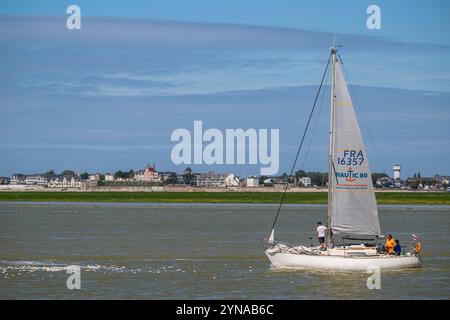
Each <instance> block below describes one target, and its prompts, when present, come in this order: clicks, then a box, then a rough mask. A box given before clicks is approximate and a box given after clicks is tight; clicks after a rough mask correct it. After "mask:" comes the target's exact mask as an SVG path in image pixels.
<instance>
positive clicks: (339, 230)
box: [264, 47, 422, 272]
mask: <svg viewBox="0 0 450 320" xmlns="http://www.w3.org/2000/svg"><path fill="white" fill-rule="evenodd" d="M337 51H338V50H337V48H335V47H332V48H330V57H329V60H328V64H327V68H326V70H325V73H326V72H327V69H328V66H329V65H330V64H331V74H332V77H331V103H330V104H331V110H330V130H329V149H328V219H327V220H328V221H327V225H328V226H327V234H326V240H325V243H326V246H325V247H324V248H321V247H313V246H302V245H298V246H294V245H290V244H286V243H282V242H279V241H276V240H275V223H276V219H277V217H278V213H279V210H278V212H277V216H276V218H275V222H274V224H273V227H272V230H271V233H270V236H269V238H268V239H267V240H265V242H264V250H265V254H266V256H267V258H268V259H269V260H270V262H271V264H272V266H273V267H277V268H306V269H319V270H337V271H364V272H365V271H367V270H369V268H374V267H378V268H379V269H381V270H386V269H391V270H392V269H393V270H395V269H404V268H411V267H418V266H420V265H421V263H422V259H421V257H420V247H418V244H417V243H416V244H413V245H412V249H411V250H408V248H407V250H403V252H402V253H401V255H391V254H387V253H386V252H385V250H384V249H383V246H382V243H383V241H384V240H383V239H384V236H382V234H381V228H380V222H379V218H378V209H377V203H376V198H375V193H374V190H373V184H372V177H371V172H370V166H369V161H368V158H367V153H366V149H365V146H364V142H363V139H362V135H361V131H360V128H359V124H358V120H357V118H356V114H355V110H354V108H353V102H352V98H351V96H350V93H349V90H348V88H347V85H346V83H345V79H344V75H343V70H342V60H341V59H340V56H339V55H338V54H337ZM324 76H325V74H324ZM324 78H325V77H324ZM324 78H322V82H323V80H324ZM321 86H322V85H321ZM319 91H320V89H319ZM316 101H317V97H316ZM310 118H311V117H310ZM308 123H309V121H308ZM305 133H306V129H305ZM302 143H303V139H302ZM300 148H301V147H300ZM299 151H300V149H299ZM297 157H298V153H297ZM294 167H295V163H294V166H293V169H294ZM292 172H293V170H292ZM292 172H291V175H292ZM288 184H289V180H288V182H287V184H286V190H287V186H288ZM286 190H285V191H286ZM283 198H284V196H283ZM281 202H283V200H282V201H281ZM281 205H282V203H280V207H279V209H280V208H281ZM413 240H417V238H414V237H413ZM418 248H419V250H418Z"/></svg>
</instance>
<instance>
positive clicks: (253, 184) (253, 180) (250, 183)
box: [244, 176, 259, 188]
mask: <svg viewBox="0 0 450 320" xmlns="http://www.w3.org/2000/svg"><path fill="white" fill-rule="evenodd" d="M244 185H245V186H246V187H248V188H257V187H259V178H258V177H255V176H249V177H247V179H245V182H244Z"/></svg>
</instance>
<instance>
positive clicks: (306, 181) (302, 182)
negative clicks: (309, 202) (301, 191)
mask: <svg viewBox="0 0 450 320" xmlns="http://www.w3.org/2000/svg"><path fill="white" fill-rule="evenodd" d="M298 181H299V184H300V185H302V186H303V187H309V186H310V185H311V178H309V177H303V178H300V179H299V180H298Z"/></svg>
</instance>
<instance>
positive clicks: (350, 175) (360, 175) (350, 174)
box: [336, 167, 368, 182]
mask: <svg viewBox="0 0 450 320" xmlns="http://www.w3.org/2000/svg"><path fill="white" fill-rule="evenodd" d="M336 176H337V177H338V178H345V180H347V181H348V182H353V181H355V180H356V179H365V178H367V177H368V174H367V172H355V171H353V168H352V167H349V168H348V169H347V172H336Z"/></svg>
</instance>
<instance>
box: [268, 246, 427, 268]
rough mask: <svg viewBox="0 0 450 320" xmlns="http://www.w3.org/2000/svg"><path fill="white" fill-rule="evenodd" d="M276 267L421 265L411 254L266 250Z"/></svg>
mask: <svg viewBox="0 0 450 320" xmlns="http://www.w3.org/2000/svg"><path fill="white" fill-rule="evenodd" d="M265 254H266V256H267V258H269V260H270V262H271V263H272V266H273V267H275V268H300V269H319V270H338V271H364V272H366V271H367V270H368V268H369V267H370V268H373V266H377V267H379V268H380V270H399V269H405V268H413V267H418V266H420V260H419V258H418V257H416V256H415V255H411V256H388V255H377V256H361V257H355V256H353V257H352V256H329V255H306V254H292V253H282V252H277V253H268V252H267V251H266V252H265Z"/></svg>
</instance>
